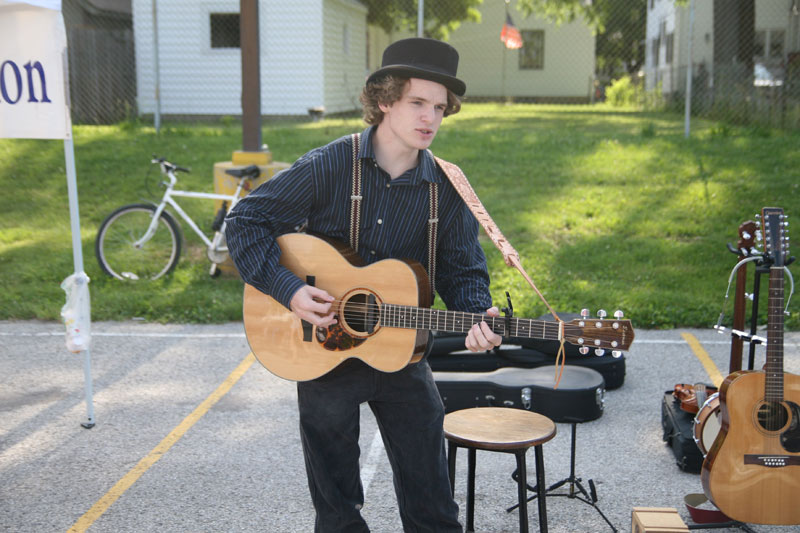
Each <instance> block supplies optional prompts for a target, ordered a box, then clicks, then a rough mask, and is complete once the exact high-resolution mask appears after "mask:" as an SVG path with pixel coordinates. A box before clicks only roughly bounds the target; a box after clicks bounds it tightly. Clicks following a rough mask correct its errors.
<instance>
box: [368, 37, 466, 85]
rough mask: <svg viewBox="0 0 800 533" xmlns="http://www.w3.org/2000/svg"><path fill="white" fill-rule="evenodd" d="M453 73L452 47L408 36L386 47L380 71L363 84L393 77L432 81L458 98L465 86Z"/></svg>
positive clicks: (455, 58)
mask: <svg viewBox="0 0 800 533" xmlns="http://www.w3.org/2000/svg"><path fill="white" fill-rule="evenodd" d="M457 70H458V52H457V51H456V49H455V48H453V47H452V46H450V45H449V44H447V43H445V42H442V41H437V40H436V39H425V38H421V37H412V38H410V39H402V40H400V41H397V42H394V43H392V44H390V45H389V46H387V47H386V50H384V51H383V62H382V63H381V68H379V69H378V70H376V71H375V72H373V73H372V74H371V75H370V77H369V78H367V83H370V82H372V81H377V80H379V79H380V78H383V77H384V76H389V75H391V74H396V75H398V76H403V77H406V78H422V79H423V80H430V81H435V82H438V83H441V84H442V85H444V86H445V87H447V88H448V89H450V90H451V91H453V92H454V93H455V94H457V95H458V96H464V93H465V92H466V90H467V85H466V84H465V83H464V82H463V81H461V80H459V79H458V78H456V71H457Z"/></svg>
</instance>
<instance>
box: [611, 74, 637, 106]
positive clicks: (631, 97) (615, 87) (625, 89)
mask: <svg viewBox="0 0 800 533" xmlns="http://www.w3.org/2000/svg"><path fill="white" fill-rule="evenodd" d="M641 93H642V89H641V86H639V85H637V84H636V83H634V82H633V80H631V77H630V76H629V75H627V74H626V75H625V76H622V77H621V78H618V79H616V80H614V81H612V82H611V85H610V86H609V87H608V89H606V101H607V102H608V103H609V104H610V105H612V106H613V107H633V106H639V105H640V104H641V102H642V94H641Z"/></svg>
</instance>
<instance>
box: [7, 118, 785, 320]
mask: <svg viewBox="0 0 800 533" xmlns="http://www.w3.org/2000/svg"><path fill="white" fill-rule="evenodd" d="M692 126H693V131H692V136H691V139H689V140H687V139H684V137H683V120H682V116H677V115H667V114H651V113H643V112H636V111H624V110H619V109H614V108H610V107H605V106H602V105H600V106H592V107H590V106H543V105H523V104H515V105H504V104H469V103H467V104H466V105H465V106H464V110H463V111H462V112H461V113H459V114H458V115H455V116H453V117H449V118H447V119H445V123H444V125H443V127H442V129H441V130H440V133H439V135H438V137H437V139H436V141H435V143H434V146H433V149H434V151H435V153H436V154H437V155H439V156H440V157H443V158H444V159H448V160H451V161H453V162H456V163H458V164H459V165H460V166H461V167H462V169H463V170H464V171H465V172H466V173H467V176H468V177H469V178H470V181H471V182H472V184H473V186H474V188H475V190H476V191H477V193H478V195H479V196H480V197H481V199H482V201H483V203H484V204H485V206H486V207H487V209H488V210H489V212H490V213H491V215H492V217H493V218H494V220H495V221H496V222H497V224H498V226H499V227H500V229H501V230H502V231H503V233H504V234H505V236H506V237H507V238H508V240H509V241H510V242H511V244H512V245H513V246H514V247H515V248H516V249H517V251H518V252H519V253H520V256H521V258H522V263H523V265H524V266H525V268H526V270H527V271H528V273H529V274H530V275H531V277H532V278H533V279H534V281H535V282H536V284H537V286H538V287H539V289H540V290H541V291H542V292H543V293H544V295H545V296H546V298H547V299H548V301H549V302H550V304H551V305H552V306H553V307H554V308H555V309H556V310H557V311H559V312H564V313H566V312H578V311H579V310H580V309H581V308H583V307H586V308H589V309H591V310H592V311H593V312H594V311H596V310H597V309H599V308H603V309H606V310H607V311H608V312H609V314H610V313H611V312H613V311H614V310H616V309H621V310H623V311H624V312H625V315H626V317H628V318H630V319H631V320H632V321H633V323H634V326H635V327H638V328H668V327H710V326H712V325H713V324H715V323H716V321H717V318H718V316H719V313H720V310H721V309H722V305H723V298H724V295H725V290H726V288H727V282H728V276H729V274H730V271H731V269H732V268H733V266H734V265H735V263H736V256H735V255H734V254H732V253H731V252H729V251H728V250H727V246H726V245H727V243H736V241H737V240H738V238H739V235H738V227H739V225H740V224H741V223H742V222H744V221H746V220H751V219H754V216H755V214H756V213H758V212H759V211H760V209H761V208H762V207H764V206H777V207H783V208H784V209H785V211H786V213H787V214H788V215H790V216H792V215H795V216H796V215H797V213H798V207H800V149H799V148H800V135H798V134H797V133H786V132H781V131H771V130H763V129H757V130H753V129H739V128H735V127H731V126H727V125H722V124H717V123H711V122H702V121H698V120H695V121H694V122H693V124H692ZM362 127H363V126H362V122H361V120H360V119H359V118H350V119H333V118H332V119H326V120H323V121H321V122H273V121H265V122H264V124H263V140H264V142H266V143H268V144H269V147H270V150H271V152H272V154H273V157H274V158H275V159H276V160H278V161H287V162H291V161H293V160H294V159H295V158H297V157H298V156H300V155H302V154H303V153H304V152H305V151H307V150H308V149H310V148H312V147H315V146H318V145H320V144H324V143H326V142H327V141H329V140H331V139H333V138H335V137H338V136H340V135H344V134H347V133H350V132H353V131H359V130H360V129H361V128H362ZM74 135H75V157H76V164H77V173H78V188H79V198H80V214H81V229H82V242H83V254H84V262H85V270H86V272H87V274H88V275H89V277H90V278H91V280H92V281H91V283H90V289H91V294H92V318H93V319H94V320H124V319H130V318H134V317H139V318H143V319H146V320H153V321H161V322H224V321H231V320H240V319H241V291H242V284H241V282H240V281H239V279H238V278H237V277H235V276H223V277H221V278H217V279H211V278H209V276H208V274H207V271H208V261H207V260H206V259H205V251H204V249H203V245H202V243H201V242H200V240H199V239H198V238H197V237H196V236H195V235H194V234H193V233H191V231H190V230H189V229H188V228H187V227H184V237H185V246H186V249H185V250H184V254H183V256H182V260H181V262H180V264H179V266H178V268H177V269H176V271H175V272H174V273H173V274H172V275H171V276H169V277H167V278H166V279H162V280H158V281H155V282H146V283H145V282H142V283H123V282H119V281H116V280H112V279H109V278H107V277H106V276H105V275H104V274H102V273H101V271H100V268H99V266H98V265H97V262H96V260H95V257H94V238H95V234H96V232H97V228H98V226H99V224H100V223H101V222H102V220H103V219H104V218H105V216H106V215H107V214H108V213H109V212H110V211H112V210H113V209H114V208H115V207H117V206H120V205H122V204H126V203H131V202H137V201H141V200H155V199H157V198H159V197H160V194H161V189H159V188H158V187H157V183H158V169H157V167H155V166H153V165H150V163H149V159H150V156H151V154H153V153H156V154H158V155H161V156H165V157H167V158H169V159H170V160H172V161H174V162H176V163H178V164H181V165H183V166H188V167H191V169H192V173H191V174H188V175H187V174H181V175H180V176H179V177H180V180H181V187H182V188H186V189H196V190H206V191H209V192H210V191H211V190H212V188H213V177H212V169H213V165H214V163H215V162H218V161H227V160H230V158H231V154H232V152H233V151H234V150H237V149H239V148H240V147H241V127H240V125H239V124H238V123H231V121H220V122H219V123H215V124H204V125H194V124H171V125H167V126H165V127H163V128H162V131H161V132H160V134H156V133H155V131H154V129H153V128H152V127H148V126H144V125H139V124H135V123H133V124H131V123H124V124H120V125H115V126H76V127H75V128H74ZM0 183H2V190H3V193H4V194H3V195H2V197H0V272H2V275H1V276H0V319H32V318H39V319H58V318H59V313H60V309H61V306H62V305H63V303H64V296H65V295H64V292H63V291H62V290H61V289H60V287H59V284H60V282H61V281H62V280H63V279H64V278H65V277H66V276H68V275H69V274H70V273H72V270H73V266H72V250H71V237H70V228H69V211H68V205H67V189H66V178H65V170H64V151H63V143H62V142H60V141H34V140H0ZM181 203H182V205H185V206H186V207H188V208H189V211H190V213H191V214H192V216H193V217H195V220H196V221H198V222H199V223H201V226H203V227H205V228H208V227H209V226H210V224H211V221H212V219H213V216H214V212H213V205H212V202H210V201H203V200H186V201H182V202H181ZM484 246H485V250H486V252H487V256H488V258H489V268H490V271H491V274H492V280H493V281H492V293H493V295H494V298H495V301H496V302H497V303H498V305H500V306H502V305H504V303H505V291H509V292H510V293H511V297H512V300H513V304H514V310H515V314H516V315H517V316H524V317H536V316H540V315H543V314H545V313H546V312H547V311H546V309H545V307H544V305H543V304H542V303H541V302H540V301H539V299H538V297H537V296H536V295H535V293H534V292H533V291H532V290H531V289H530V288H529V287H528V286H527V283H526V282H525V281H524V279H523V278H522V277H521V276H520V275H519V273H517V272H516V270H514V269H511V268H509V267H506V266H505V264H504V262H503V260H502V257H501V256H500V253H499V252H498V251H496V250H495V249H494V247H493V245H492V244H491V242H490V241H489V240H488V239H485V241H484ZM790 269H791V270H793V271H796V268H795V267H794V266H792V267H790ZM749 272H750V276H749V277H750V281H751V282H752V279H753V275H752V272H753V268H752V266H751V267H750V270H749ZM766 282H767V281H766V277H764V278H763V282H762V288H763V290H762V300H761V302H762V303H761V306H760V307H761V309H762V314H763V310H765V309H766ZM788 292H789V284H788V283H787V284H786V293H787V294H786V295H787V296H788ZM732 294H733V292H731V296H732ZM798 300H800V298H795V299H793V301H792V305H791V307H790V311H791V316H790V317H787V318H786V325H787V327H788V328H791V329H797V328H798V327H799V326H800V320H798V309H800V304H798V303H797V302H798ZM732 314H733V309H732V297H731V298H730V299H729V301H728V302H727V304H726V306H725V315H726V324H727V325H730V317H731V316H732Z"/></svg>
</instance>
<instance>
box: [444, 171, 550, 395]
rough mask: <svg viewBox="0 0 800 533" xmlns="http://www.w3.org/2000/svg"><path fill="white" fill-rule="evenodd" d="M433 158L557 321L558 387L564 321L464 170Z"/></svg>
mask: <svg viewBox="0 0 800 533" xmlns="http://www.w3.org/2000/svg"><path fill="white" fill-rule="evenodd" d="M434 159H435V160H436V163H437V164H438V165H439V167H440V168H441V169H442V170H443V171H444V173H445V175H446V176H447V178H448V179H449V180H450V183H452V184H453V187H455V189H456V191H457V192H458V194H459V195H460V196H461V198H462V199H463V200H464V203H466V204H467V207H469V210H470V211H472V214H473V215H474V216H475V218H476V219H478V222H480V224H481V226H483V229H484V231H485V232H486V234H487V235H488V236H489V238H490V239H492V242H493V243H494V245H495V246H496V247H497V249H498V250H500V253H502V254H503V259H504V260H505V262H506V264H507V265H508V266H511V267H514V268H516V269H517V270H518V271H519V272H520V274H522V277H523V278H525V281H527V282H528V284H529V285H530V286H531V287H532V288H533V290H534V291H535V292H536V294H538V295H539V298H540V299H541V300H542V302H543V303H544V305H545V306H546V307H547V309H548V310H549V311H550V313H551V314H552V315H553V317H554V318H555V319H556V321H557V322H558V325H559V327H558V340H559V342H560V344H561V346H560V347H559V350H558V356H557V357H556V365H558V364H559V362H560V366H561V369H560V371H557V374H556V387H558V382H559V381H560V380H561V374H562V372H563V370H564V363H565V360H564V321H563V320H561V319H560V318H559V317H558V315H557V314H556V312H555V311H553V308H552V307H550V304H549V303H547V300H546V299H545V297H544V295H542V293H541V292H539V289H538V288H536V284H534V283H533V280H532V279H531V277H530V276H529V275H528V273H527V272H525V269H524V268H522V262H521V261H520V259H519V253H517V251H516V250H515V249H514V247H513V246H511V244H510V243H509V242H508V240H507V239H506V238H505V236H503V233H502V232H501V231H500V229H499V228H498V227H497V224H495V223H494V220H492V217H491V216H489V212H488V211H487V210H486V208H485V207H484V206H483V203H482V202H481V200H480V198H478V195H477V194H475V190H474V189H473V188H472V185H470V183H469V181H468V180H467V177H466V176H465V175H464V172H463V171H462V170H461V169H460V168H459V167H458V166H457V165H454V164H453V163H450V162H448V161H445V160H444V159H441V158H439V157H436V156H434Z"/></svg>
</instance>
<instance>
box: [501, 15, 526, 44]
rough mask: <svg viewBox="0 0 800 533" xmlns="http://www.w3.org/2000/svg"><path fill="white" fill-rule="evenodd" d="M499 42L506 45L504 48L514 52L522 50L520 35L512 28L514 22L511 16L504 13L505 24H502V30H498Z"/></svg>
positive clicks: (514, 27) (515, 28)
mask: <svg viewBox="0 0 800 533" xmlns="http://www.w3.org/2000/svg"><path fill="white" fill-rule="evenodd" d="M500 40H501V41H503V42H504V43H505V45H506V48H510V49H512V50H516V49H517V48H522V35H520V33H519V30H518V29H517V27H516V26H514V21H512V20H511V15H509V14H508V13H506V23H505V24H503V29H502V30H500Z"/></svg>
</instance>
